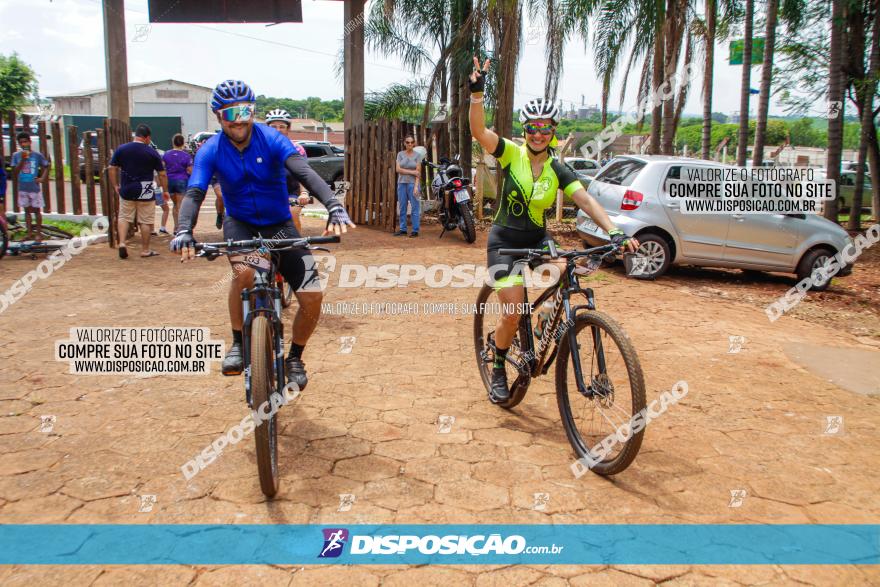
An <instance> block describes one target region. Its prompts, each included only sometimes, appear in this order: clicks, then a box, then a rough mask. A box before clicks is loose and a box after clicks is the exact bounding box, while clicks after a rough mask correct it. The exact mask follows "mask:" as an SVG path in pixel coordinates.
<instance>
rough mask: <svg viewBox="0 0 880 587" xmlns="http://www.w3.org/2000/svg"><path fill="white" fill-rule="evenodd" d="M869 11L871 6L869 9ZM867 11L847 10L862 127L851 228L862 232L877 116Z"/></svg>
mask: <svg viewBox="0 0 880 587" xmlns="http://www.w3.org/2000/svg"><path fill="white" fill-rule="evenodd" d="M865 7H866V8H867V6H865ZM865 12H866V11H865V10H861V9H856V10H847V35H846V48H845V49H844V55H845V56H846V58H847V59H848V60H849V64H848V65H847V75H848V78H849V79H848V80H847V85H849V84H850V83H851V84H852V86H853V92H854V94H855V102H856V109H857V110H858V112H859V120H860V123H861V128H860V132H859V151H858V156H857V158H856V161H857V163H856V165H857V168H856V185H855V190H854V194H853V199H852V205H851V206H850V211H849V221H848V222H847V229H849V230H858V229H859V228H860V227H861V218H862V203H863V201H864V192H865V190H864V183H865V161H866V160H867V156H868V132H869V130H868V127H869V123H870V121H871V115H872V114H873V106H872V103H873V100H872V97H871V95H870V94H868V92H869V91H870V85H871V80H869V79H868V77H867V76H868V74H867V71H870V64H869V65H868V69H867V70H866V68H865V48H866V41H867V39H866V36H867V35H866V32H867V30H866V25H867V23H866V22H865Z"/></svg>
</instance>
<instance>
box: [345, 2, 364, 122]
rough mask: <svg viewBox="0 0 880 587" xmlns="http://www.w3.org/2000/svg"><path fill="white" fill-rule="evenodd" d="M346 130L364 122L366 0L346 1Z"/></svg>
mask: <svg viewBox="0 0 880 587" xmlns="http://www.w3.org/2000/svg"><path fill="white" fill-rule="evenodd" d="M343 18H344V19H345V25H344V26H345V29H344V31H345V39H344V40H343V51H344V67H345V71H344V76H343V77H344V81H345V98H344V99H345V115H344V120H345V128H346V129H349V128H352V127H354V126H355V125H358V124H363V122H364V0H345V8H344V17H343Z"/></svg>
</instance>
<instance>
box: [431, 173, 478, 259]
mask: <svg viewBox="0 0 880 587" xmlns="http://www.w3.org/2000/svg"><path fill="white" fill-rule="evenodd" d="M425 164H426V165H427V166H429V167H431V168H433V169H436V170H437V175H436V176H435V177H434V181H432V182H431V193H432V195H433V197H434V198H436V199H437V200H438V202H439V217H440V224H441V225H442V226H443V230H442V231H441V232H440V238H443V235H444V234H445V233H446V231H447V230H454V229H456V228H458V229H459V230H460V231H461V233H462V235H464V240H465V241H467V242H468V243H472V242H474V241H475V240H477V229H476V221H475V220H474V210H473V203H472V201H473V198H471V192H470V189H469V186H470V183H471V181H470V179H468V178H466V177H462V176H461V175H462V173H461V167H460V166H459V165H458V155H456V156H455V159H454V160H452V161H450V160H449V159H447V158H446V157H443V158H441V159H440V164H439V165H434V164H433V163H431V162H430V161H425Z"/></svg>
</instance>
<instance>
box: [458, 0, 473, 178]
mask: <svg viewBox="0 0 880 587" xmlns="http://www.w3.org/2000/svg"><path fill="white" fill-rule="evenodd" d="M459 5H460V7H461V22H462V23H467V22H468V19H469V18H470V15H471V12H472V11H473V6H472V0H460V1H459ZM466 26H468V28H469V29H471V30H472V29H473V23H471V24H469V25H466ZM476 46H477V45H476V42H475V40H474V35H473V32H470V33H469V34H468V41H466V42H465V43H464V48H463V52H464V53H465V54H466V55H469V56H470V55H473V54H474V53H473V48H474V47H476ZM458 93H459V112H458V148H459V152H460V153H461V169H462V172H463V173H464V177H470V176H471V167H472V165H471V163H472V157H473V152H472V144H471V127H470V124H469V123H468V111H469V110H470V91H469V90H468V82H467V74H466V73H462V74H461V76H460V83H459V88H458Z"/></svg>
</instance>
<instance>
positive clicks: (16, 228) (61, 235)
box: [6, 213, 73, 240]
mask: <svg viewBox="0 0 880 587" xmlns="http://www.w3.org/2000/svg"><path fill="white" fill-rule="evenodd" d="M6 224H7V226H6V230H8V231H9V234H10V235H12V234H13V233H17V232H25V231H26V230H27V225H25V224H22V223H20V222H19V221H18V216H17V215H16V214H11V213H10V214H7V215H6ZM40 234H41V236H42V237H43V238H44V239H53V240H66V239H71V238H73V234H72V233H69V232H67V231H66V230H62V229H60V228H58V227H57V226H52V225H51V224H41V225H40Z"/></svg>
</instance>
